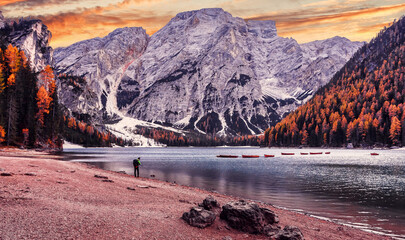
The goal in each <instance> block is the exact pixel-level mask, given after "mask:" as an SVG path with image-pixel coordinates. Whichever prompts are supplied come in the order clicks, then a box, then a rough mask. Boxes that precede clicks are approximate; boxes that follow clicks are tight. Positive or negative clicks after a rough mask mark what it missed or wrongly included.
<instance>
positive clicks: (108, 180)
mask: <svg viewBox="0 0 405 240" xmlns="http://www.w3.org/2000/svg"><path fill="white" fill-rule="evenodd" d="M101 181H102V182H111V183H113V182H114V181H113V180H110V179H103V180H101Z"/></svg>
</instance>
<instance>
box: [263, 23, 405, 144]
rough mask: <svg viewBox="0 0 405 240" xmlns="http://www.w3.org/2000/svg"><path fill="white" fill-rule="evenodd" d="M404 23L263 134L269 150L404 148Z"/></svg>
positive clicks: (362, 51)
mask: <svg viewBox="0 0 405 240" xmlns="http://www.w3.org/2000/svg"><path fill="white" fill-rule="evenodd" d="M404 74H405V17H402V18H401V19H400V20H399V21H397V22H396V21H395V22H394V23H393V24H392V25H391V26H390V27H389V28H387V29H386V28H384V29H383V30H382V31H381V32H380V33H379V34H378V35H377V37H376V38H374V39H373V40H372V41H371V42H370V43H369V44H366V45H364V46H363V47H362V48H361V49H360V50H359V51H358V52H357V53H356V54H354V56H353V57H352V58H351V59H350V60H349V61H348V62H347V63H346V65H345V66H344V67H343V68H342V69H341V70H340V71H339V72H337V73H336V74H335V75H334V77H333V78H332V80H331V81H330V83H328V84H327V85H325V86H324V87H323V88H321V89H319V91H318V92H317V93H316V94H315V96H314V97H313V98H312V99H311V100H310V101H308V102H307V103H306V104H305V105H303V106H301V107H299V108H298V109H297V110H296V111H294V112H292V113H291V114H289V115H288V116H287V117H286V118H284V119H283V120H282V121H281V122H279V123H278V124H277V125H276V126H275V127H272V128H270V129H267V130H266V132H265V142H266V143H267V144H268V145H270V146H298V145H308V146H336V147H339V146H346V145H347V144H348V143H352V144H353V145H354V146H363V147H364V146H371V145H380V146H383V145H384V146H393V145H396V146H400V145H404V144H405V114H404V112H405V105H404V99H405V90H404V84H405V79H404Z"/></svg>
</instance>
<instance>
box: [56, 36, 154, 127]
mask: <svg viewBox="0 0 405 240" xmlns="http://www.w3.org/2000/svg"><path fill="white" fill-rule="evenodd" d="M148 41H149V36H148V35H147V34H146V32H145V30H144V29H142V28H123V29H117V30H115V31H114V32H112V33H110V34H109V35H108V36H106V37H104V38H94V39H90V40H86V41H82V42H78V43H75V44H73V45H71V46H69V47H67V48H63V49H61V48H59V49H56V50H55V54H54V58H55V67H56V70H57V71H58V72H59V73H64V74H67V75H68V76H62V77H60V85H61V87H60V89H69V90H70V91H61V92H60V99H61V102H62V103H63V104H64V105H65V106H66V107H68V108H69V109H70V110H72V111H73V112H75V113H78V114H85V115H89V117H91V118H92V119H93V121H98V122H102V121H103V115H104V120H105V114H103V113H107V112H108V113H110V118H109V119H110V120H111V117H116V116H114V114H116V113H117V111H116V105H117V104H116V98H115V96H116V92H117V88H118V84H119V82H120V79H121V78H122V75H123V72H124V71H125V69H126V68H127V67H128V65H129V64H131V62H132V61H134V59H136V58H139V56H140V55H141V54H142V53H143V52H144V51H145V48H146V46H147V44H148ZM70 75H72V76H76V78H75V79H76V81H74V84H73V83H72V78H71V77H69V76H70ZM77 77H79V78H77ZM80 77H81V78H80ZM80 80H82V81H80Z"/></svg>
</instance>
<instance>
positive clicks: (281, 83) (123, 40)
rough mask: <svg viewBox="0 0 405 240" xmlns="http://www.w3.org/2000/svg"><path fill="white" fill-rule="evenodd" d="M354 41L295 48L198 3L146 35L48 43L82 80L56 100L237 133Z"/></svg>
mask: <svg viewBox="0 0 405 240" xmlns="http://www.w3.org/2000/svg"><path fill="white" fill-rule="evenodd" d="M362 45H363V43H361V42H351V41H349V40H348V39H345V38H340V37H335V38H332V39H327V40H323V41H315V42H311V43H306V44H298V43H297V42H296V41H295V40H294V39H291V38H282V37H279V36H277V29H276V26H275V22H274V21H245V20H243V19H241V18H237V17H232V15H231V14H229V13H227V12H225V11H223V10H222V9H202V10H198V11H190V12H183V13H179V14H177V16H176V17H174V18H173V19H172V20H171V21H170V22H169V23H168V24H167V25H166V26H164V27H163V28H162V29H161V30H159V31H158V32H156V33H155V34H153V35H152V36H151V37H149V36H148V35H147V34H146V33H145V31H144V30H143V29H141V28H125V29H117V30H116V31H114V32H113V33H111V34H110V35H108V36H107V37H105V38H96V39H91V40H87V41H82V42H79V43H76V44H74V45H72V46H69V47H67V48H59V49H56V50H55V56H54V58H55V67H56V69H57V71H58V72H59V73H60V74H65V75H67V76H72V77H76V78H77V77H81V79H82V81H81V82H82V85H80V87H79V90H78V91H77V94H76V95H74V94H71V93H69V92H63V93H61V94H62V95H64V96H63V97H62V98H61V101H62V102H63V103H64V104H65V105H67V106H68V107H70V108H71V109H74V110H75V111H76V112H78V113H80V114H84V115H86V114H87V115H88V116H89V117H91V118H94V119H96V120H97V121H102V122H106V121H107V122H114V121H116V122H118V121H119V120H120V119H122V118H124V116H126V117H132V118H135V119H139V120H143V121H147V122H152V123H158V124H161V125H165V126H171V127H174V128H177V129H185V130H195V131H199V132H201V133H218V134H224V135H225V134H231V135H243V134H254V133H260V132H263V131H264V129H266V128H268V127H269V126H272V125H275V124H276V123H277V122H278V121H280V120H281V118H282V116H283V115H285V114H286V113H288V112H290V111H291V110H294V109H295V108H297V106H299V105H301V104H302V103H304V102H305V101H307V100H308V99H309V98H310V97H311V96H312V95H313V93H314V92H315V91H316V90H317V89H318V88H319V87H321V86H323V85H324V84H326V83H327V81H328V80H329V79H330V78H331V77H332V76H333V74H335V72H336V71H337V70H338V69H340V67H341V66H343V65H344V63H345V62H346V61H347V60H348V59H349V58H350V57H351V56H352V55H353V53H354V52H356V51H357V49H358V48H359V47H360V46H362ZM66 79H69V77H67V78H66ZM69 82H71V80H68V81H67V82H66V86H68V85H69V84H70V83H69ZM62 84H63V83H62ZM70 88H74V86H70ZM61 89H64V88H63V87H62V88H61ZM77 99H81V100H79V101H77ZM83 100H86V101H87V102H86V101H83Z"/></svg>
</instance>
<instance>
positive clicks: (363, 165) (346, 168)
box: [64, 147, 405, 239]
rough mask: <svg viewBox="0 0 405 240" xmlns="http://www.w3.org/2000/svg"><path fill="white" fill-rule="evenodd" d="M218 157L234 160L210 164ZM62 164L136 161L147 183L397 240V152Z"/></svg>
mask: <svg viewBox="0 0 405 240" xmlns="http://www.w3.org/2000/svg"><path fill="white" fill-rule="evenodd" d="M327 151H328V152H331V153H330V154H328V155H325V154H321V155H300V153H301V152H327ZM281 152H293V153H295V155H293V156H282V155H281ZM371 152H377V153H379V155H378V156H371V155H370V153H371ZM220 154H224V155H227V154H228V155H229V154H232V155H239V158H233V159H232V158H217V157H216V155H220ZM242 154H252V155H253V154H255V155H260V158H253V159H246V158H241V155H242ZM264 154H274V155H275V157H273V158H264ZM64 156H65V160H69V161H78V162H86V163H90V164H93V165H95V166H97V167H100V168H102V169H106V170H112V171H125V172H126V173H128V174H131V175H133V167H132V160H133V159H134V158H136V157H141V162H142V165H141V168H140V176H141V177H146V178H152V177H151V175H154V176H155V177H154V178H156V179H160V180H164V181H169V182H176V183H178V184H181V185H187V186H192V187H198V188H202V189H206V190H211V191H216V192H219V193H222V194H227V195H232V196H238V197H241V198H247V199H252V200H257V201H262V202H266V203H269V204H272V205H275V206H278V207H282V208H287V209H291V210H295V211H298V212H305V213H308V214H310V215H313V216H317V217H319V218H327V219H331V220H333V221H336V222H340V223H343V224H347V225H350V226H354V227H357V228H361V229H363V230H365V231H374V232H379V233H383V234H385V235H389V236H392V237H396V238H399V239H405V150H340V149H329V150H325V149H288V150H287V149H268V148H250V147H249V148H233V147H218V148H192V147H189V148H174V147H173V148H135V147H134V148H87V149H66V150H65V151H64Z"/></svg>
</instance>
